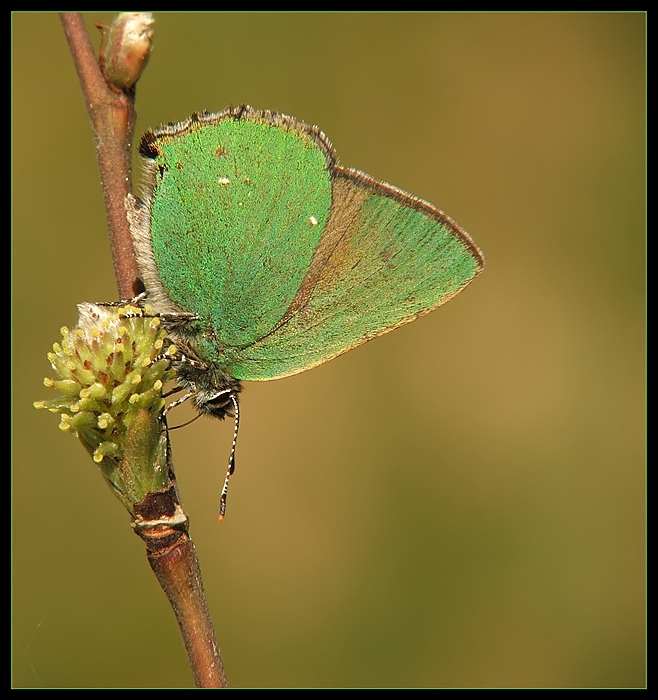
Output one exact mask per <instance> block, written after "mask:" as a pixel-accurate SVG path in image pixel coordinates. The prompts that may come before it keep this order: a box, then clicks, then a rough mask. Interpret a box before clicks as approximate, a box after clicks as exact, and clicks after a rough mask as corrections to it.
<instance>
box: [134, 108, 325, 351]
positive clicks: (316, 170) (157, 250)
mask: <svg viewBox="0 0 658 700" xmlns="http://www.w3.org/2000/svg"><path fill="white" fill-rule="evenodd" d="M140 152H141V154H142V155H143V156H145V157H146V160H145V169H146V176H147V183H146V195H145V197H144V198H143V199H144V202H143V203H141V202H139V201H138V200H137V199H136V198H134V197H131V198H130V199H129V200H128V202H127V209H128V216H129V218H130V221H131V229H132V234H133V239H134V242H135V244H136V246H135V247H136V250H137V256H138V262H139V267H140V271H141V273H142V276H143V278H144V283H145V286H146V289H147V290H148V293H149V299H150V301H151V302H152V304H153V305H154V306H155V307H156V309H157V310H158V311H170V312H177V311H185V312H195V313H198V314H199V317H200V319H201V323H200V324H199V325H200V327H202V328H203V330H204V331H208V332H207V337H209V338H210V340H209V342H208V343H207V346H208V347H206V348H205V350H206V351H207V352H210V353H211V354H213V353H216V352H218V348H219V347H220V346H221V347H222V348H224V349H225V351H226V353H229V354H230V350H231V348H239V347H243V346H245V345H248V344H249V343H252V342H253V341H254V340H256V339H257V338H259V337H262V336H264V335H265V334H266V333H267V332H268V331H270V330H271V329H272V328H273V327H274V326H275V325H276V323H277V322H278V321H279V320H280V319H281V318H282V316H283V315H284V314H285V312H286V310H287V309H288V308H289V306H290V304H291V302H292V300H293V299H294V297H295V294H296V293H297V290H298V289H299V286H300V285H301V283H302V281H303V279H304V276H305V274H306V271H307V269H308V267H309V265H310V264H311V261H312V259H313V253H314V251H315V249H316V247H317V245H318V243H319V241H320V238H321V236H322V231H323V230H324V228H325V225H326V222H327V219H328V217H329V211H330V208H331V176H330V171H329V169H328V163H329V161H330V159H331V154H332V149H331V145H330V144H329V143H328V141H326V138H325V137H324V136H323V135H322V133H321V132H320V131H319V130H318V129H315V128H313V127H309V126H306V125H300V123H299V122H297V121H296V120H294V119H292V118H290V117H285V116H283V115H278V114H275V113H272V112H257V111H255V110H252V109H251V108H249V107H245V106H243V107H238V108H228V109H226V110H225V111H224V112H222V113H220V114H216V115H209V114H196V115H193V116H192V117H191V118H190V119H188V120H187V121H185V122H181V123H179V124H171V125H168V126H164V127H161V128H159V129H157V130H155V131H153V132H148V133H147V134H146V135H145V136H144V138H143V139H142V143H141V145H140ZM213 344H214V346H215V349H214V350H213V348H212V346H213ZM210 359H214V360H220V359H222V360H223V361H224V362H226V361H228V360H227V357H226V354H224V355H222V357H221V358H220V357H219V356H217V357H214V358H210Z"/></svg>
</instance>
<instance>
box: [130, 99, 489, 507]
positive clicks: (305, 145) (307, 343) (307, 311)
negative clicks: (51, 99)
mask: <svg viewBox="0 0 658 700" xmlns="http://www.w3.org/2000/svg"><path fill="white" fill-rule="evenodd" d="M140 153H141V155H142V156H143V157H144V158H145V159H146V160H145V162H146V174H147V182H146V195H145V197H144V198H143V200H142V201H140V200H139V199H138V198H136V197H134V196H132V195H129V196H128V199H127V202H126V208H127V212H128V218H129V221H130V225H131V231H132V235H133V240H134V243H135V248H136V252H137V258H138V263H139V268H140V272H141V275H142V277H143V281H144V285H145V287H146V292H147V297H148V302H149V304H150V305H151V306H152V307H153V309H154V310H155V312H156V313H157V314H158V315H160V316H162V318H163V319H164V322H165V323H166V325H167V328H168V331H169V334H170V336H171V338H172V340H173V341H174V343H175V345H176V347H177V348H178V350H179V353H180V355H179V356H178V357H177V358H176V361H175V363H174V366H175V368H176V370H177V376H178V381H179V384H180V386H181V388H184V389H186V390H187V393H186V395H185V396H184V397H183V398H182V399H180V401H183V400H186V399H188V398H191V399H192V400H193V402H194V404H195V406H196V408H197V409H198V410H199V411H200V412H201V413H205V414H209V415H212V416H216V417H218V418H224V417H226V416H227V415H234V416H235V419H236V427H235V433H234V441H233V447H232V449H231V457H230V460H229V470H228V473H227V476H226V480H225V484H224V489H223V490H222V498H221V504H220V519H221V517H222V516H223V514H224V510H225V507H226V490H227V487H228V478H229V476H230V474H231V473H232V471H233V468H234V452H235V439H236V437H237V426H238V418H239V404H238V399H237V396H238V393H239V392H240V390H241V384H240V381H241V380H249V381H262V380H268V379H278V378H280V377H285V376H288V375H291V374H296V373H297V372H302V371H304V370H307V369H310V368H311V367H315V366H316V365H319V364H321V363H323V362H326V361H327V360H330V359H332V358H334V357H337V356H338V355H340V354H342V353H344V352H346V351H347V350H350V349H351V348H354V347H356V346H357V345H360V344H361V343H365V342H366V341H368V340H371V339H372V338H375V337H377V336H379V335H382V334H383V333H387V332H388V331H390V330H393V329H394V328H397V327H398V326H401V325H402V324H404V323H408V322H409V321H413V320H414V319H415V318H418V317H419V316H422V315H423V314H426V313H428V312H430V311H432V310H433V309H435V308H437V307H438V306H440V305H441V304H443V303H445V302H446V301H448V300H449V299H451V298H452V297H453V296H454V295H455V294H457V293H458V292H460V291H461V290H462V289H463V288H464V287H465V286H466V285H467V284H469V282H471V280H473V278H474V277H475V276H476V275H477V274H478V273H479V272H480V271H481V270H482V268H483V265H484V258H483V256H482V253H481V252H480V250H479V249H478V247H477V246H476V245H475V243H474V242H473V240H472V239H471V237H470V236H469V235H468V234H467V233H466V231H464V230H463V229H462V228H461V227H460V226H459V225H458V224H457V223H456V222H454V221H453V220H452V219H451V218H450V217H448V216H446V214H444V213H443V212H442V211H440V210H439V209H437V208H436V207H434V206H432V205H431V204H429V203H428V202H425V201H423V200H421V199H418V198H416V197H413V196H412V195H410V194H407V193H406V192H403V191H402V190H399V189H397V188H396V187H393V186H391V185H388V184H386V183H384V182H379V181H378V180H375V179H373V178H372V177H370V176H369V175H366V174H365V173H362V172H360V171H358V170H353V169H351V168H345V167H343V166H342V165H340V164H339V163H338V159H337V157H336V154H335V152H334V150H333V147H332V146H331V143H330V142H329V140H328V139H327V137H326V136H325V135H324V134H323V133H322V132H321V131H320V130H319V129H318V128H317V127H314V126H309V125H307V124H304V123H303V122H300V121H298V120H297V119H294V118H292V117H288V116H285V115H282V114H278V113H276V112H271V111H258V110H255V109H253V108H251V107H248V106H246V105H243V106H240V107H229V108H227V109H225V110H224V111H223V112H220V113H218V114H207V113H203V114H193V115H192V116H191V117H190V118H189V119H187V120H186V121H184V122H181V123H179V124H170V125H167V126H164V127H160V128H158V129H156V130H154V131H150V132H147V133H146V134H145V135H144V137H143V138H142V141H141V144H140ZM180 401H178V402H176V403H179V402H180Z"/></svg>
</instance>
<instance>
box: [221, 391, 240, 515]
mask: <svg viewBox="0 0 658 700" xmlns="http://www.w3.org/2000/svg"><path fill="white" fill-rule="evenodd" d="M229 398H230V399H231V402H232V403H233V409H234V411H235V423H234V424H233V425H234V427H233V444H232V445H231V454H230V456H229V458H228V468H227V469H226V477H225V478H224V486H223V488H222V495H221V496H220V497H219V522H220V523H221V522H222V520H224V515H225V514H226V496H227V494H228V480H229V479H230V478H231V474H233V472H234V471H235V445H236V443H237V441H238V429H239V427H240V404H239V403H238V396H237V394H235V393H233V392H231V394H230V396H229Z"/></svg>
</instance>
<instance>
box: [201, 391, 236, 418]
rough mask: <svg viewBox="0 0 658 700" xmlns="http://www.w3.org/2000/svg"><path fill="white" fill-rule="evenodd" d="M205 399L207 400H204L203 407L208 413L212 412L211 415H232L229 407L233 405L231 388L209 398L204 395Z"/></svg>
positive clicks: (220, 416)
mask: <svg viewBox="0 0 658 700" xmlns="http://www.w3.org/2000/svg"><path fill="white" fill-rule="evenodd" d="M204 399H205V400H204V401H203V405H202V406H201V408H202V410H203V411H205V412H206V413H210V415H212V416H216V417H217V418H224V417H225V416H227V415H230V409H229V407H232V406H233V399H232V394H231V391H230V390H228V389H225V390H223V391H220V392H219V393H217V394H215V396H210V397H208V398H205V397H204Z"/></svg>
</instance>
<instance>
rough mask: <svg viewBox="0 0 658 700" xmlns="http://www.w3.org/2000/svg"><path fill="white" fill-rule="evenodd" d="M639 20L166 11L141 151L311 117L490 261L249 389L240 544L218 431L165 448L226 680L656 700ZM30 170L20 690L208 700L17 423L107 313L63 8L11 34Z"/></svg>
mask: <svg viewBox="0 0 658 700" xmlns="http://www.w3.org/2000/svg"><path fill="white" fill-rule="evenodd" d="M111 18H112V16H111V15H109V14H102V13H99V14H88V15H86V16H85V19H86V20H87V22H88V24H89V27H90V31H91V32H92V35H93V38H94V41H95V42H96V43H98V33H97V31H96V30H95V29H94V27H93V25H94V23H95V22H106V23H107V22H109V21H111ZM645 20H646V17H645V16H644V15H643V14H640V13H636V14H623V13H617V14H360V13H359V14H321V13H318V14H297V13H291V14H241V13H238V14H221V13H217V14H193V13H189V14H188V13H183V14H164V13H163V14H159V13H158V14H157V15H156V21H157V22H156V25H155V49H154V52H153V55H152V58H151V62H150V64H149V66H148V68H147V70H146V72H145V74H144V77H143V78H142V80H141V82H140V83H139V89H138V102H137V104H138V113H139V118H138V125H137V133H138V134H141V133H142V132H143V131H144V130H145V129H147V128H148V127H151V126H156V125H158V124H159V123H161V122H167V121H178V120H181V119H183V118H185V117H187V116H188V115H189V114H190V113H191V112H193V111H195V110H202V109H208V110H211V111H218V110H220V109H222V108H223V107H225V106H226V105H227V104H239V103H241V102H247V103H249V104H251V105H253V106H254V107H257V108H271V109H275V110H278V111H281V112H284V113H287V114H292V115H294V116H296V117H298V118H299V119H302V120H304V121H306V122H310V123H313V124H318V125H319V126H320V127H321V128H322V129H323V130H324V131H325V132H326V133H327V135H328V136H329V138H330V139H331V140H332V142H333V144H334V146H335V147H336V149H337V151H338V154H339V156H340V158H341V162H342V163H343V164H345V165H347V166H351V167H356V168H359V169H361V170H364V171H366V172H368V173H370V174H371V175H373V176H375V177H377V178H380V179H383V180H386V181H388V182H391V183H393V184H395V185H397V186H398V187H401V188H403V189H405V190H407V191H410V192H412V193H414V194H416V195H417V196H420V197H422V198H424V199H428V200H429V201H431V202H433V203H434V204H436V205H437V206H438V207H440V208H441V209H443V210H445V211H446V212H448V213H449V214H450V215H451V216H452V217H454V218H455V219H456V220H457V221H459V222H460V224H462V225H463V226H464V227H465V228H466V229H467V230H468V231H469V232H470V233H471V234H472V236H473V237H474V239H475V240H476V242H477V243H478V244H479V245H480V246H481V248H482V249H483V251H484V253H485V256H486V259H487V266H486V269H485V272H484V274H483V275H482V276H480V277H479V278H478V279H477V280H476V281H475V282H474V283H473V285H471V286H470V287H469V288H468V289H467V290H466V291H465V292H464V293H462V294H461V295H459V297H457V298H456V299H455V300H453V301H451V302H450V303H449V304H448V305H446V306H445V307H443V308H442V309H440V310H439V311H437V312H436V313H433V314H430V315H429V316H426V317H424V318H423V319H421V320H419V321H417V322H415V323H412V324H410V325H408V326H405V327H404V328H401V329H399V330H397V331H396V332H395V333H392V334H390V335H386V336H384V337H383V338H381V339H378V340H377V341H376V342H373V343H369V344H367V345H365V346H363V347H361V348H359V349H357V350H354V351H352V352H350V353H348V354H346V355H343V356H342V357H340V358H339V359H337V360H334V361H332V362H329V363H328V364H326V365H324V366H322V367H319V368H316V369H314V370H312V371H310V372H307V373H304V374H301V375H297V376H295V377H291V378H288V379H284V380H282V381H276V382H266V383H254V384H248V385H247V386H246V388H245V391H244V393H243V400H242V427H241V434H240V441H239V444H238V456H237V470H236V473H235V476H234V478H233V480H232V482H231V494H230V502H229V509H228V514H227V519H226V520H225V521H224V523H222V524H221V525H219V524H218V523H217V517H216V511H217V503H218V496H219V491H220V488H221V484H222V481H223V478H224V468H225V463H226V458H227V454H228V450H229V446H230V442H231V435H232V426H231V425H230V424H229V423H223V424H222V423H219V422H213V421H211V420H199V421H197V422H195V423H194V424H192V425H191V426H189V427H187V428H185V429H184V430H179V431H176V432H175V434H174V435H173V440H174V452H175V458H176V465H177V473H178V477H179V484H180V487H181V491H182V498H183V503H184V505H185V507H186V509H187V511H188V513H189V514H190V516H191V519H192V535H193V537H194V540H195V543H196V545H197V549H198V553H199V557H200V560H201V566H202V569H203V573H204V582H205V587H206V591H207V595H208V599H209V605H210V608H211V611H212V615H213V618H214V621H215V625H216V629H217V635H218V639H219V643H220V646H221V648H222V652H223V657H224V663H225V665H226V667H227V671H228V676H229V681H230V683H231V684H232V685H233V686H235V687H241V686H242V687H244V686H255V687H260V686H287V687H300V686H310V687H317V686H325V687H337V686H354V687H363V686H374V687H389V686H394V687H418V686H433V687H434V686H438V687H447V686H456V687H463V686H470V687H482V686H488V687H507V686H529V687H537V686H547V687H560V686H576V687H580V686H592V687H606V686H611V687H619V686H630V687H636V686H643V685H644V683H645V681H644V663H645V651H644V649H645V647H644V622H645V612H644V602H645V570H644V566H645V544H644V535H645V522H644V516H645V500H644V498H645V497H644V485H645V229H644V226H645ZM13 149H14V150H13V217H14V218H13V226H14V229H13V303H14V305H13V333H14V335H13V338H14V345H13V369H14V377H13V400H14V406H13V411H14V413H13V415H14V422H13V428H14V435H13V437H14V450H13V460H14V471H13V517H14V533H13V534H14V540H13V576H14V579H13V611H14V612H13V630H14V641H13V665H14V671H13V684H14V686H15V687H26V686H32V687H56V688H58V687H75V688H78V687H85V686H87V687H125V686H135V687H160V686H168V687H182V686H190V685H191V684H192V677H191V674H190V671H189V669H188V666H187V661H186V656H185V653H184V649H183V646H182V643H181V641H180V638H179V635H178V631H177V626H176V623H175V620H174V616H173V614H172V612H171V610H170V609H169V608H168V603H167V602H166V600H165V597H164V595H163V594H162V593H161V591H160V590H159V588H158V585H157V583H156V581H155V579H154V577H153V575H152V573H151V571H150V569H149V567H148V564H147V562H146V559H145V557H144V553H143V549H144V548H143V545H142V543H141V541H140V540H138V539H137V538H136V537H135V536H134V534H132V531H131V529H130V527H129V519H128V516H127V514H126V512H125V511H124V510H123V508H122V506H121V505H120V504H119V502H118V501H117V500H115V499H114V498H113V497H112V496H111V495H110V492H109V490H108V488H107V487H106V486H105V484H104V483H103V481H102V479H101V477H100V476H99V475H98V473H97V472H96V468H95V466H94V464H93V463H92V462H91V460H90V459H89V458H88V456H87V455H86V453H85V451H84V450H83V448H82V447H81V445H80V444H79V443H78V442H77V441H76V440H74V439H71V438H70V437H69V436H67V435H65V434H63V433H61V432H60V431H59V430H58V429H57V423H58V419H57V418H56V417H55V416H53V415H51V414H49V413H47V412H46V411H41V412H37V411H35V410H34V408H32V402H33V401H34V400H36V399H42V398H50V397H51V396H50V394H51V391H50V390H48V389H46V388H45V387H44V386H43V385H42V379H43V377H44V376H46V375H49V374H50V367H49V363H48V361H47V359H46V353H47V352H48V350H49V349H50V346H51V345H52V343H53V342H54V341H57V340H59V328H60V327H61V326H62V325H69V326H72V325H74V324H75V321H76V306H75V305H76V303H78V302H80V301H83V300H89V301H96V300H111V299H115V298H116V297H117V292H116V287H115V283H114V279H113V270H112V263H111V259H110V253H109V247H108V243H107V237H106V227H105V221H104V212H103V204H102V198H101V190H100V187H99V178H98V174H97V166H96V162H95V154H94V149H93V144H92V139H91V134H90V129H89V125H88V122H87V115H86V111H85V108H84V104H83V100H82V97H81V93H80V88H79V85H78V81H77V76H76V74H75V72H74V70H73V65H72V62H71V58H70V55H69V53H68V48H67V44H66V41H65V39H64V35H63V32H62V29H61V26H60V23H59V18H58V16H57V15H55V14H27V13H24V14H21V13H19V14H14V15H13ZM136 178H137V173H136ZM178 411H179V412H178V414H177V420H178V422H182V421H183V420H185V419H187V418H190V417H192V415H193V414H192V412H191V410H190V409H189V408H181V409H178Z"/></svg>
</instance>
